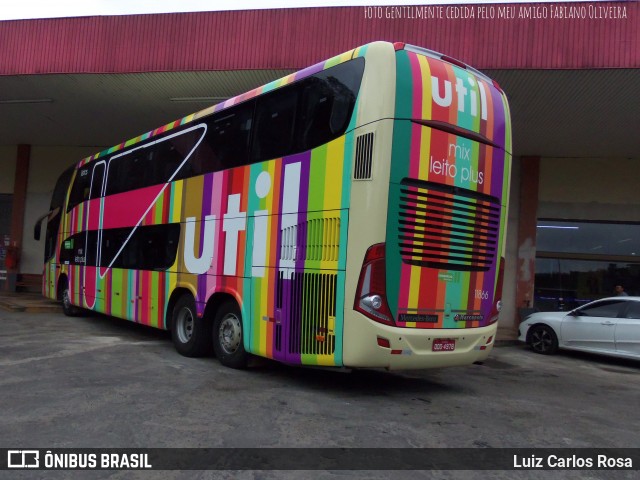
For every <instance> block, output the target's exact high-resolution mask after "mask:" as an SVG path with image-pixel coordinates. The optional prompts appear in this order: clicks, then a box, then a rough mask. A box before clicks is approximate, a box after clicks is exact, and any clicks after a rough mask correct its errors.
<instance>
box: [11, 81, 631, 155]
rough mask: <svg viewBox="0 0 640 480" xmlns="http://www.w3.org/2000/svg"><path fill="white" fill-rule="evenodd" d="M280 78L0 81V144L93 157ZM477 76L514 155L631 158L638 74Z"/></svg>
mask: <svg viewBox="0 0 640 480" xmlns="http://www.w3.org/2000/svg"><path fill="white" fill-rule="evenodd" d="M288 73H291V70H241V71H211V72H202V71H200V72H164V73H135V74H134V73H132V74H48V75H15V76H0V92H2V94H1V95H0V145H16V144H29V145H33V146H60V145H66V146H95V147H96V151H98V150H101V149H102V148H104V147H109V146H112V145H115V144H117V143H120V142H122V141H123V140H126V139H129V138H132V137H135V136H137V135H139V134H141V133H144V132H147V131H149V130H152V129H154V128H156V127H159V126H161V125H164V124H166V123H169V122H171V121H173V120H176V119H179V118H181V117H183V116H185V115H188V114H190V113H193V112H195V111H198V110H201V109H203V108H206V107H208V106H210V105H212V104H215V103H218V102H219V101H221V100H222V99H226V98H228V97H231V96H235V95H238V94H240V93H243V92H245V91H248V90H251V89H253V88H255V87H258V86H260V85H263V84H265V83H268V82H270V81H271V80H275V79H277V78H280V77H282V76H284V75H286V74H288ZM485 73H487V74H488V75H489V76H491V77H492V78H494V79H495V80H497V82H498V83H499V84H500V85H501V87H502V88H503V89H504V90H505V91H506V92H507V96H508V98H509V101H510V106H511V115H512V121H513V140H514V142H513V144H514V152H513V153H514V155H516V156H522V155H540V156H544V157H612V158H613V157H638V156H639V155H640V134H639V133H638V132H639V131H640V130H639V127H640V116H639V114H638V112H640V95H638V85H640V69H596V70H515V69H513V70H507V69H501V70H489V71H485Z"/></svg>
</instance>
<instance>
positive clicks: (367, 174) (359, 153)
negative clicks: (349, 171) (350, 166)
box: [353, 133, 373, 180]
mask: <svg viewBox="0 0 640 480" xmlns="http://www.w3.org/2000/svg"><path fill="white" fill-rule="evenodd" d="M372 162H373V133H365V134H364V135H360V136H359V137H358V138H357V139H356V165H355V169H354V171H353V178H354V179H356V180H369V179H370V178H371V164H372Z"/></svg>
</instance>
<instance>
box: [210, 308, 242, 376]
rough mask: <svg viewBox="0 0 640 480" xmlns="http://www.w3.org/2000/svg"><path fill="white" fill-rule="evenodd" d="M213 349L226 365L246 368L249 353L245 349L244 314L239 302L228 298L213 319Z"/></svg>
mask: <svg viewBox="0 0 640 480" xmlns="http://www.w3.org/2000/svg"><path fill="white" fill-rule="evenodd" d="M213 350H214V351H215V354H216V357H218V360H220V363H222V364H223V365H224V366H225V367H231V368H244V367H246V366H247V360H248V357H249V355H248V354H247V352H246V350H245V349H244V343H243V332H242V315H241V313H240V308H239V307H238V304H237V303H236V302H234V301H232V300H228V301H226V302H225V303H223V304H222V305H220V307H219V308H218V310H217V311H216V316H215V319H214V320H213Z"/></svg>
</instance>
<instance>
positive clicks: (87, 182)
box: [67, 164, 93, 212]
mask: <svg viewBox="0 0 640 480" xmlns="http://www.w3.org/2000/svg"><path fill="white" fill-rule="evenodd" d="M92 171H93V164H89V165H87V166H84V167H82V168H80V169H79V170H78V171H77V172H76V178H75V180H74V181H73V186H72V187H71V193H70V194H69V203H68V204H67V212H69V211H71V209H72V208H73V207H75V206H76V205H78V204H80V203H82V202H85V201H87V200H89V191H90V190H91V173H92Z"/></svg>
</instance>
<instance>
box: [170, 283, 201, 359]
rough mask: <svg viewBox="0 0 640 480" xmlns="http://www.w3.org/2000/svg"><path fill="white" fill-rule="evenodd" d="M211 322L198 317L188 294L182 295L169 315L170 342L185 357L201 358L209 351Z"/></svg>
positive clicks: (191, 298) (194, 305) (193, 302)
mask: <svg viewBox="0 0 640 480" xmlns="http://www.w3.org/2000/svg"><path fill="white" fill-rule="evenodd" d="M210 339H211V322H209V321H207V319H206V318H203V317H198V312H197V310H196V301H195V300H194V299H193V297H192V296H191V295H189V294H185V295H182V296H181V297H180V298H179V299H178V301H177V302H176V304H175V306H174V307H173V311H172V313H171V340H173V345H174V346H175V347H176V350H177V351H178V353H180V354H181V355H184V356H185V357H201V356H203V355H206V354H207V353H209V351H210V349H211V344H210V341H211V340H210Z"/></svg>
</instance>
